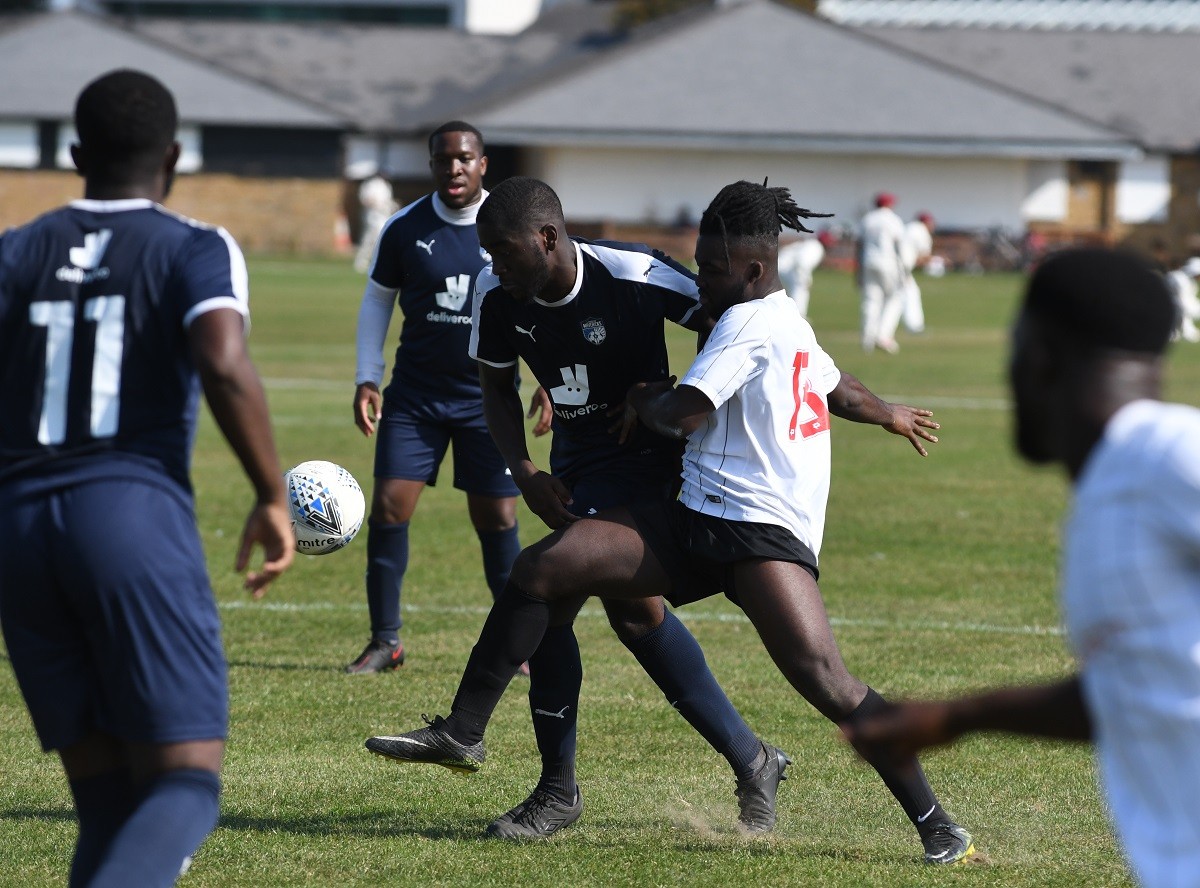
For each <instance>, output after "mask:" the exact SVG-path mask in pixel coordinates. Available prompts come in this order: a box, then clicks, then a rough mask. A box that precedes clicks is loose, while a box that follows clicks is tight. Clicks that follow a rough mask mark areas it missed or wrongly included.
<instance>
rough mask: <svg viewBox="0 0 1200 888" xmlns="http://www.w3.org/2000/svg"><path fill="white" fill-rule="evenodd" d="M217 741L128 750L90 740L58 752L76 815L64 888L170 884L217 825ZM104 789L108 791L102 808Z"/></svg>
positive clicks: (220, 747) (107, 740)
mask: <svg viewBox="0 0 1200 888" xmlns="http://www.w3.org/2000/svg"><path fill="white" fill-rule="evenodd" d="M224 750H225V743H224V741H223V740H196V741H188V742H184V743H168V744H127V743H122V742H120V741H117V740H115V739H114V738H112V737H109V736H107V735H103V734H94V735H91V736H90V737H88V738H85V739H84V740H82V741H80V742H79V743H76V744H73V745H72V746H69V747H67V748H65V749H63V750H61V752H60V756H61V758H62V763H63V769H64V771H66V774H67V779H68V780H69V781H70V784H71V788H72V791H73V792H74V794H75V797H76V806H77V808H78V810H79V820H80V837H79V842H78V844H77V846H76V854H75V860H74V862H73V863H72V867H71V882H70V884H71V886H76V885H84V884H87V885H89V886H112V888H115V886H126V885H147V886H156V885H163V886H167V885H173V884H175V879H176V878H177V877H178V875H179V871H180V869H181V867H182V866H183V863H184V861H185V860H186V859H187V857H188V856H190V855H191V854H192V853H193V852H194V851H195V850H196V848H197V847H199V845H200V843H201V842H202V841H204V838H205V837H206V836H207V835H208V834H209V833H210V832H211V831H212V829H213V827H214V826H215V825H216V822H217V811H218V803H219V796H220V787H221V784H220V777H219V775H220V771H221V759H222V757H223V755H224ZM104 790H112V791H115V795H114V796H113V797H111V798H109V799H108V800H107V801H106V800H105V799H103V798H101V796H100V794H101V793H102V792H103V791H104Z"/></svg>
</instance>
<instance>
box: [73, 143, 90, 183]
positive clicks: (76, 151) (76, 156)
mask: <svg viewBox="0 0 1200 888" xmlns="http://www.w3.org/2000/svg"><path fill="white" fill-rule="evenodd" d="M71 161H72V162H73V163H74V164H75V172H76V173H77V174H79V175H80V176H87V153H86V152H85V151H84V150H83V146H82V145H80V144H79V143H78V142H72V143H71Z"/></svg>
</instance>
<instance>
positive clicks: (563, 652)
mask: <svg viewBox="0 0 1200 888" xmlns="http://www.w3.org/2000/svg"><path fill="white" fill-rule="evenodd" d="M582 683H583V664H582V663H581V662H580V660H579V642H578V641H577V640H576V638H575V628H574V626H572V625H571V624H570V623H568V624H567V625H565V626H551V627H550V628H549V629H547V630H546V634H545V635H544V636H543V637H542V643H541V644H539V645H538V649H537V651H536V652H535V653H534V655H533V656H532V657H530V658H529V712H530V714H531V715H532V716H533V733H534V736H535V737H536V738H537V747H538V751H539V752H540V753H541V754H542V776H541V778H540V779H539V780H538V786H539V787H541V788H542V789H545V790H547V791H549V792H551V793H553V794H554V795H555V796H557V797H558V798H560V799H562V800H563V801H564V802H567V803H568V804H570V803H571V802H574V801H575V789H576V785H575V734H576V725H577V723H578V721H579V686H580V685H581V684H582Z"/></svg>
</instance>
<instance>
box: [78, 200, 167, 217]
mask: <svg viewBox="0 0 1200 888" xmlns="http://www.w3.org/2000/svg"><path fill="white" fill-rule="evenodd" d="M71 206H72V207H74V208H75V209H77V210H89V211H91V212H93V213H121V212H124V211H125V210H145V209H148V208H150V207H152V206H154V201H152V200H150V199H149V198H145V197H130V198H127V199H125V200H88V199H87V198H80V199H79V200H73V201H71Z"/></svg>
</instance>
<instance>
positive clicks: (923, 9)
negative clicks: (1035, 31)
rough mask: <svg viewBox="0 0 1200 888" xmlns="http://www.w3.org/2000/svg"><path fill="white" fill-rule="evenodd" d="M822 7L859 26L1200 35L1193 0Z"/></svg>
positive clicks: (855, 2)
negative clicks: (1187, 32) (1191, 32)
mask: <svg viewBox="0 0 1200 888" xmlns="http://www.w3.org/2000/svg"><path fill="white" fill-rule="evenodd" d="M818 8H819V10H820V13H821V15H823V16H825V17H827V18H829V19H832V20H833V21H835V22H840V23H842V24H844V25H854V26H856V27H862V26H867V27H873V26H884V27H892V26H901V27H910V28H912V27H918V28H920V27H972V28H988V27H991V28H1077V29H1081V30H1085V31H1094V30H1097V29H1102V30H1119V31H1188V30H1192V31H1195V30H1200V4H1197V3H1194V2H1192V0H1032V2H1031V0H821V2H820V5H819V7H818Z"/></svg>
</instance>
